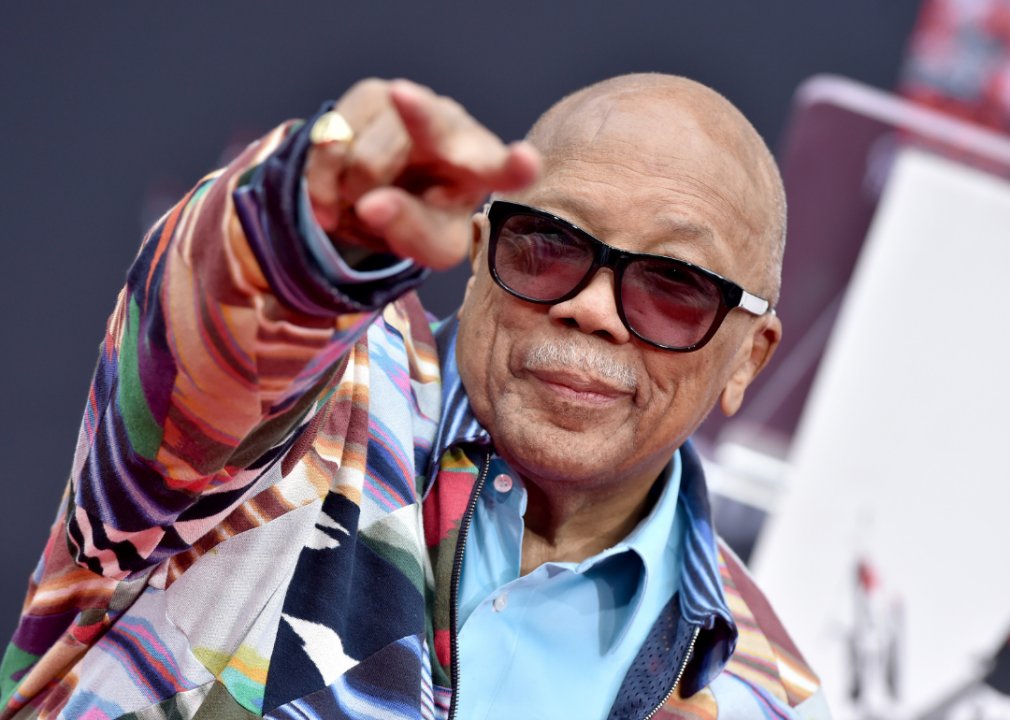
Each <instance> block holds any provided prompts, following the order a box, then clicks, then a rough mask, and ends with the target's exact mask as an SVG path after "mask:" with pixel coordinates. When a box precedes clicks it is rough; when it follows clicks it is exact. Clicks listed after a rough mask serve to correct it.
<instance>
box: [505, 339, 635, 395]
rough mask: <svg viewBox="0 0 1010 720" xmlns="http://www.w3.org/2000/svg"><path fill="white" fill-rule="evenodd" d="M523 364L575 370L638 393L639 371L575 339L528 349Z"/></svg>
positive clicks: (546, 343)
mask: <svg viewBox="0 0 1010 720" xmlns="http://www.w3.org/2000/svg"><path fill="white" fill-rule="evenodd" d="M523 364H524V365H525V366H526V367H528V368H530V369H531V370H535V369H537V368H543V369H556V368H558V367H572V368H576V369H578V370H581V371H583V372H586V373H590V374H593V375H596V376H597V377H600V378H605V379H608V380H613V381H615V382H617V383H618V384H619V385H620V387H621V389H622V390H626V391H628V392H633V391H634V390H635V385H636V381H635V371H634V370H633V369H632V368H631V367H629V366H628V365H626V364H624V363H621V362H618V361H617V360H615V359H614V358H613V357H610V356H609V355H606V354H605V353H603V352H600V350H599V349H597V348H592V347H586V346H584V345H582V344H581V343H577V342H575V341H573V340H548V341H546V342H544V343H542V344H540V345H537V346H535V347H530V348H527V349H526V352H525V353H524V354H523Z"/></svg>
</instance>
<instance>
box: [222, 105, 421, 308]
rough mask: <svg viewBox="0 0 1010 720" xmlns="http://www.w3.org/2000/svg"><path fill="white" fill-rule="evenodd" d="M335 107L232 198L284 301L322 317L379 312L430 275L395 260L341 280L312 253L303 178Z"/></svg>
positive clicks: (293, 137)
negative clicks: (317, 135)
mask: <svg viewBox="0 0 1010 720" xmlns="http://www.w3.org/2000/svg"><path fill="white" fill-rule="evenodd" d="M333 104H334V103H333V102H332V101H328V102H326V103H323V106H322V107H321V108H320V109H319V111H318V112H317V113H316V114H315V115H314V116H313V117H312V118H311V119H310V120H309V121H308V122H307V123H305V124H303V125H301V126H297V127H296V128H295V129H294V130H293V131H292V132H291V134H290V135H288V137H287V138H286V139H285V140H284V142H283V143H281V145H280V147H278V148H277V150H276V151H275V152H274V153H272V154H271V155H270V156H269V157H268V158H267V159H266V160H265V161H264V162H263V163H262V164H261V165H259V166H258V167H257V168H255V170H254V172H253V175H252V178H251V179H250V181H249V182H248V183H247V184H245V185H243V186H241V187H239V188H238V189H236V190H235V192H234V193H233V195H232V197H233V199H234V202H235V208H236V211H237V213H238V217H239V221H240V222H241V223H242V228H243V230H244V231H245V234H246V238H247V239H248V241H249V246H250V248H251V249H252V251H253V254H254V255H255V256H256V260H257V261H258V262H259V265H260V268H261V269H262V271H263V274H264V276H265V277H266V279H267V282H268V283H270V287H271V289H272V290H273V292H274V294H275V295H276V296H277V298H278V300H280V301H281V302H282V303H284V304H285V305H287V306H288V307H290V308H291V309H292V310H294V311H295V312H299V313H303V314H305V315H312V316H316V317H330V316H334V315H339V314H341V313H351V312H369V311H374V310H378V309H380V308H382V307H384V306H385V305H387V304H388V303H390V302H392V301H393V300H395V299H396V298H398V297H399V296H400V295H403V294H404V293H406V292H408V291H410V290H412V289H413V288H415V287H417V286H418V285H420V284H421V282H422V281H423V280H424V278H425V277H427V274H428V270H427V269H425V268H421V267H419V266H417V265H415V264H414V263H412V262H408V263H406V264H404V263H402V262H401V261H399V260H398V259H395V258H392V256H390V258H391V260H390V263H391V265H390V266H389V267H387V268H385V270H386V271H389V273H387V272H386V271H379V272H377V273H375V274H372V273H369V274H368V275H370V277H363V276H362V274H359V273H353V275H356V277H350V276H346V277H344V278H341V277H340V274H339V273H337V274H336V275H333V274H332V273H331V272H327V271H328V270H332V268H325V269H324V267H323V266H322V265H321V264H320V261H319V260H318V259H317V258H316V257H315V256H314V253H313V252H312V250H311V249H310V245H309V242H308V241H307V240H306V238H305V237H304V236H303V234H302V232H301V229H300V222H299V221H300V206H301V193H302V175H303V172H304V167H305V160H306V157H307V156H308V151H309V148H310V147H311V146H312V143H311V141H310V139H309V132H310V131H311V128H312V126H313V124H314V123H315V121H316V120H317V119H318V118H319V116H321V115H322V114H323V113H325V112H328V111H329V110H330V109H332V107H333ZM313 219H314V218H313ZM345 267H346V266H345ZM328 276H330V277H328ZM331 277H332V280H331Z"/></svg>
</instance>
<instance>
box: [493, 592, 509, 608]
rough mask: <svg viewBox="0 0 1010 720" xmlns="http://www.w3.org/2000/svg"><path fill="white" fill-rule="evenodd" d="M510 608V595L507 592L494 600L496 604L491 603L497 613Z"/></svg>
mask: <svg viewBox="0 0 1010 720" xmlns="http://www.w3.org/2000/svg"><path fill="white" fill-rule="evenodd" d="M508 606H509V594H508V593H507V592H504V593H502V594H501V595H499V596H498V597H496V598H495V599H494V602H493V603H491V607H493V608H494V611H495V612H501V611H502V610H504V609H505V608H507V607H508Z"/></svg>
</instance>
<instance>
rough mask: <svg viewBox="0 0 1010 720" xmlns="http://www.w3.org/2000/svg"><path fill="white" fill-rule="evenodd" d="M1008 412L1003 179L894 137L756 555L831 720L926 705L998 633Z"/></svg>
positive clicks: (1005, 578)
mask: <svg viewBox="0 0 1010 720" xmlns="http://www.w3.org/2000/svg"><path fill="white" fill-rule="evenodd" d="M786 291H787V292H788V288H786ZM786 331H787V332H788V328H786ZM1008 413H1010V182H1007V181H1005V180H1002V179H999V178H996V177H994V176H991V175H987V174H985V173H982V172H979V171H977V170H973V169H970V168H967V167H964V166H961V165H958V164H957V163H954V162H951V161H949V160H945V159H941V158H939V157H935V156H932V155H929V154H926V153H924V152H922V151H918V150H903V151H902V152H901V154H900V155H899V157H898V159H897V161H896V165H895V167H894V170H893V172H892V174H891V176H890V180H889V183H888V186H887V188H886V189H885V193H884V197H883V198H882V201H881V204H880V206H879V209H878V211H877V214H876V216H875V218H874V222H873V225H872V227H871V229H870V234H869V237H868V240H867V244H866V246H865V248H864V250H863V254H862V256H861V257H860V260H859V265H858V266H857V268H856V274H855V276H854V278H853V282H852V285H851V287H850V290H849V292H848V295H847V296H846V299H845V303H844V305H843V308H842V311H841V316H840V318H839V322H838V324H837V325H836V329H835V332H834V335H833V336H832V339H831V342H830V343H829V346H828V350H827V355H826V358H825V362H824V364H823V365H822V366H821V372H820V375H819V376H818V379H817V382H816V384H815V386H814V389H813V391H812V394H811V396H810V399H809V401H808V403H807V406H806V410H805V414H804V416H803V419H802V421H801V424H800V427H799V430H798V435H797V438H796V441H795V443H794V445H793V451H792V457H791V465H792V469H791V471H790V474H789V476H788V478H789V487H790V490H789V492H788V494H787V496H786V497H784V498H783V499H782V501H781V504H780V505H779V510H778V512H777V513H776V516H775V517H774V518H773V519H772V520H770V522H769V526H768V527H767V529H766V530H765V532H764V534H763V536H762V538H761V541H760V543H759V545H758V547H757V550H756V555H755V557H754V561H753V563H752V565H753V567H754V569H755V572H756V574H757V577H758V580H759V581H760V583H761V585H762V586H763V587H764V588H765V590H766V591H767V592H768V594H769V596H770V599H771V601H772V604H773V605H775V607H776V609H777V610H778V612H779V614H780V615H781V616H782V618H783V619H784V621H785V624H786V626H787V627H788V628H789V630H790V631H791V633H792V634H793V637H794V639H795V640H796V642H797V644H798V646H799V648H800V650H801V651H802V652H803V653H804V654H805V655H806V657H807V660H808V661H810V663H811V664H812V666H813V667H814V669H815V670H816V671H817V672H818V673H819V674H820V675H821V678H822V680H823V682H824V687H825V691H826V692H827V694H828V699H829V703H830V705H831V707H832V710H833V713H834V715H835V718H836V720H847V719H849V718H869V717H888V718H914V717H919V716H920V715H922V714H924V713H926V712H927V711H929V710H930V708H932V707H935V706H936V705H937V703H939V702H940V701H942V700H943V699H944V698H945V697H948V696H950V695H951V693H954V692H956V691H957V690H958V688H961V687H964V686H965V685H966V684H967V683H969V682H971V681H972V679H974V678H977V677H979V675H980V674H981V673H982V672H983V669H984V663H985V661H986V660H987V659H988V658H990V657H991V656H992V655H993V653H994V652H995V650H996V649H997V648H998V647H999V646H1000V645H1001V644H1003V643H1005V641H1006V637H1007V633H1008V632H1010V419H1008ZM860 563H863V569H864V577H863V582H862V583H861V582H860V576H859V568H860ZM866 568H871V569H872V572H873V573H874V583H875V584H867V581H866V577H865V572H866ZM871 585H872V587H871ZM868 588H869V589H868ZM871 590H872V594H871V595H867V592H870V591H871ZM867 608H881V609H880V610H875V611H874V612H875V613H876V614H875V615H873V616H872V617H870V616H869V615H867V610H866V609H867ZM868 617H869V618H870V619H869V620H867V618H868ZM859 618H862V619H859ZM881 618H885V619H886V618H890V619H886V621H882V620H881ZM874 648H877V650H874ZM860 653H864V655H865V654H866V653H871V654H872V653H878V654H879V657H876V656H875V657H873V658H867V657H863V658H862V660H860V661H859V662H858V663H854V661H853V658H858V657H860V655H859V654H860ZM855 664H860V665H861V667H863V668H864V669H865V668H867V667H869V666H870V665H871V664H872V665H873V666H874V667H877V668H879V670H877V671H873V672H877V673H878V677H876V678H868V677H860V676H859V674H858V672H855V671H854V665H855ZM888 673H890V675H891V676H890V677H886V675H887V674H888ZM864 674H865V673H864ZM854 690H856V691H857V692H858V693H860V694H859V697H858V698H857V699H854V698H853V691H854ZM895 693H896V695H895Z"/></svg>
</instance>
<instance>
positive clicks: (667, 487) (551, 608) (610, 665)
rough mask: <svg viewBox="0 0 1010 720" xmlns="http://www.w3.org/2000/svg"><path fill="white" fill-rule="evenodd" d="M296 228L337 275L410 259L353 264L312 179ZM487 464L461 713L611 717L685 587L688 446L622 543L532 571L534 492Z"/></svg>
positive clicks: (496, 462)
mask: <svg viewBox="0 0 1010 720" xmlns="http://www.w3.org/2000/svg"><path fill="white" fill-rule="evenodd" d="M299 225H300V230H301V233H302V236H303V238H304V239H305V242H306V246H307V249H308V251H309V253H310V254H311V255H312V257H313V258H314V259H315V261H316V262H317V263H318V266H319V268H320V269H321V271H322V272H323V274H324V275H325V276H326V277H327V279H328V280H330V281H331V282H333V283H334V284H341V283H350V284H355V283H361V282H368V281H372V280H376V279H380V278H384V277H391V276H392V275H395V274H396V273H397V272H400V271H401V270H403V269H404V268H405V267H407V266H409V265H410V264H411V261H410V260H403V261H400V262H394V263H393V264H392V265H391V266H389V267H385V268H381V269H377V270H373V271H364V272H362V271H359V270H355V269H353V268H351V267H350V266H349V265H348V264H347V263H346V262H344V259H343V258H342V257H341V256H340V253H339V252H338V251H337V250H336V248H334V246H333V244H332V242H330V240H329V238H328V237H327V235H326V233H325V232H324V231H323V229H322V228H321V227H320V226H319V224H318V223H317V222H316V219H315V215H314V213H313V212H312V209H311V203H310V201H309V197H308V193H307V191H306V187H305V182H304V180H303V182H302V188H301V197H300V198H299ZM491 462H492V465H491V468H490V472H489V473H488V477H487V482H486V483H485V485H484V488H483V491H482V492H481V496H480V499H479V502H478V503H477V506H476V508H475V510H474V516H473V520H472V524H471V526H470V533H469V535H468V536H467V541H466V548H465V550H464V554H463V569H462V577H461V580H460V589H459V622H460V624H461V625H460V631H459V637H458V648H459V669H460V679H459V685H458V686H457V687H456V690H455V692H456V695H457V703H458V711H457V713H456V717H457V718H465V719H466V720H516V719H518V718H522V719H523V720H537V719H538V718H544V719H545V720H547V719H550V720H562V719H563V720H568V718H578V720H590V719H591V718H601V720H604V719H605V718H606V717H607V715H608V714H609V713H610V708H611V706H612V705H613V704H614V700H615V699H616V697H617V692H618V690H619V688H620V686H621V682H622V681H623V680H624V676H625V674H626V673H627V671H628V668H629V667H630V666H631V663H632V661H633V660H634V659H635V657H636V655H637V654H638V651H639V648H640V647H641V646H642V643H643V642H644V641H645V638H646V636H647V635H648V634H649V630H650V629H651V628H652V625H653V623H655V621H656V619H657V618H658V617H659V613H660V612H661V611H662V609H663V607H664V606H665V605H666V603H667V602H668V601H669V599H670V598H671V597H672V596H673V594H674V593H675V592H676V591H677V590H678V589H679V585H680V571H681V560H682V558H681V543H682V539H683V534H684V533H683V529H684V524H685V518H684V515H683V509H682V508H681V507H680V506H679V504H678V501H677V498H678V495H679V492H680V473H681V463H680V451H679V450H678V451H677V452H676V453H675V454H674V456H673V460H672V461H671V463H670V465H668V466H667V469H666V471H665V475H664V478H662V479H661V480H662V482H661V484H659V485H657V489H659V488H660V487H661V490H660V496H659V498H658V499H657V501H656V503H655V504H654V505H653V508H652V510H651V511H650V512H649V514H648V515H647V516H646V517H645V518H644V519H643V520H642V521H641V522H640V523H639V524H638V526H637V527H636V528H635V529H634V530H633V531H632V532H631V533H630V534H629V535H628V536H627V537H626V538H625V539H624V540H623V541H621V542H620V543H618V544H617V545H615V546H614V547H612V548H610V549H608V550H604V551H603V552H601V553H599V554H598V555H594V556H593V557H591V558H589V559H588V560H585V561H584V562H582V563H544V564H543V565H541V566H540V567H538V568H537V569H536V570H534V571H533V572H531V573H530V574H528V575H526V576H525V577H520V576H519V570H520V561H521V559H522V538H523V530H524V523H523V515H524V514H525V512H526V490H525V488H524V487H523V483H522V480H521V479H520V478H519V475H518V474H517V473H515V472H513V471H512V469H511V468H509V467H508V465H506V464H505V463H504V462H503V461H502V460H500V459H498V458H494V459H492V461H491ZM503 477H504V478H508V481H507V482H506V481H505V480H503V479H501V478H503ZM506 486H507V489H505V488H506Z"/></svg>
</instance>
